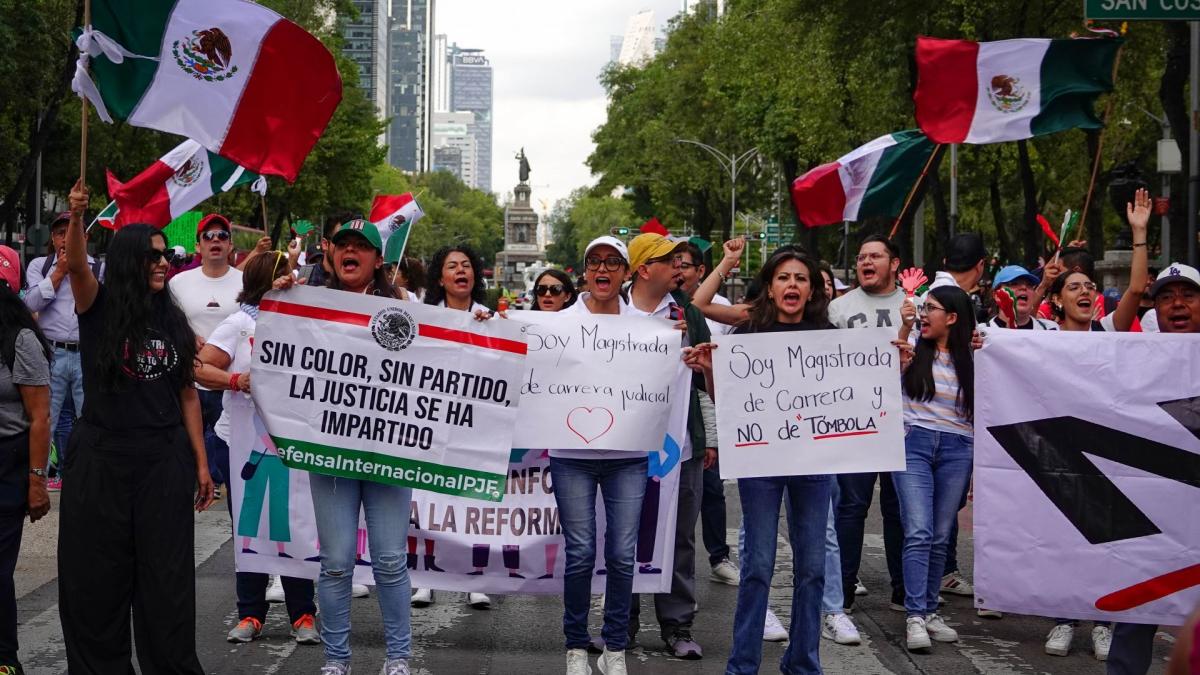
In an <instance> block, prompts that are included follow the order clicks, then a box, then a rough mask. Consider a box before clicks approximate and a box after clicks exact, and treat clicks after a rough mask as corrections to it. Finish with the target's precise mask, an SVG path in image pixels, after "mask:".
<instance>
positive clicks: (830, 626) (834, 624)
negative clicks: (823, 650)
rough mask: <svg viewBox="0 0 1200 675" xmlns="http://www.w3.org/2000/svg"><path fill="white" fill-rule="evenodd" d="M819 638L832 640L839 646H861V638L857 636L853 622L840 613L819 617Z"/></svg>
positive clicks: (856, 629)
mask: <svg viewBox="0 0 1200 675" xmlns="http://www.w3.org/2000/svg"><path fill="white" fill-rule="evenodd" d="M821 637H823V638H825V639H826V640H833V641H834V642H836V643H837V644H839V645H857V644H862V637H861V636H859V634H858V628H857V627H856V626H855V625H854V621H852V620H851V619H850V617H848V616H846V615H845V614H843V613H841V612H838V613H837V614H826V615H824V616H823V617H821Z"/></svg>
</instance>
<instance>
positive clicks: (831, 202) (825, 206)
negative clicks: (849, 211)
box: [792, 162, 846, 227]
mask: <svg viewBox="0 0 1200 675" xmlns="http://www.w3.org/2000/svg"><path fill="white" fill-rule="evenodd" d="M841 166H842V165H841V164H838V163H837V162H830V163H828V164H822V165H821V166H818V167H817V168H815V169H813V170H812V171H809V172H808V173H806V174H804V175H803V176H800V177H799V178H797V179H796V180H795V181H794V182H793V183H792V205H793V206H794V207H795V208H796V215H797V216H798V217H799V218H800V222H802V223H804V224H805V225H806V226H808V227H819V226H821V225H832V224H834V223H840V222H842V214H843V213H844V212H845V211H846V191H845V189H844V188H843V187H842V176H841V174H840V173H839V172H838V169H839V168H841Z"/></svg>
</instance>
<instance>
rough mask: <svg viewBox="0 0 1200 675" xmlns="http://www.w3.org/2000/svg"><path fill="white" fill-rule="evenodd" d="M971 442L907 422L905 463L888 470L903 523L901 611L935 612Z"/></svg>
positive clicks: (968, 477)
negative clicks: (890, 470) (894, 469)
mask: <svg viewBox="0 0 1200 675" xmlns="http://www.w3.org/2000/svg"><path fill="white" fill-rule="evenodd" d="M974 447H975V441H974V439H972V438H971V437H970V436H963V435H960V434H952V433H949V432H945V431H933V430H930V429H925V428H923V427H909V429H908V431H907V432H905V436H904V453H905V456H906V457H907V466H908V468H907V469H906V470H904V471H897V472H893V473H892V481H893V482H894V483H895V485H896V495H897V496H898V497H899V499H900V519H901V521H902V522H903V523H904V591H905V593H904V610H905V612H907V614H908V616H925V615H927V614H936V613H937V608H938V590H939V589H941V586H942V572H943V571H944V570H945V567H946V546H947V545H948V543H949V541H950V529H951V527H953V525H954V521H955V519H956V518H957V517H958V504H959V501H960V500H961V499H962V495H963V491H964V490H966V486H967V483H969V482H970V481H971V459H972V456H973V454H974Z"/></svg>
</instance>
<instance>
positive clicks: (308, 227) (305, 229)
mask: <svg viewBox="0 0 1200 675" xmlns="http://www.w3.org/2000/svg"><path fill="white" fill-rule="evenodd" d="M312 229H313V224H312V221H311V220H297V221H295V222H294V223H292V232H295V233H296V236H297V237H303V236H305V235H306V234H308V233H309V232H312Z"/></svg>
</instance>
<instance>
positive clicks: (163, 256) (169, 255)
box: [145, 248, 175, 265]
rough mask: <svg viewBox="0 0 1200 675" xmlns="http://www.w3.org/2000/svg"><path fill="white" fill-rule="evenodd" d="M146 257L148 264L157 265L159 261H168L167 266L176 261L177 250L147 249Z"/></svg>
mask: <svg viewBox="0 0 1200 675" xmlns="http://www.w3.org/2000/svg"><path fill="white" fill-rule="evenodd" d="M145 255H146V263H147V264H150V265H157V264H158V261H159V260H166V261H167V264H168V265H170V264H171V261H172V260H174V259H175V250H174V249H170V248H168V249H165V250H162V251H160V250H158V249H156V248H150V249H146V253H145Z"/></svg>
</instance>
